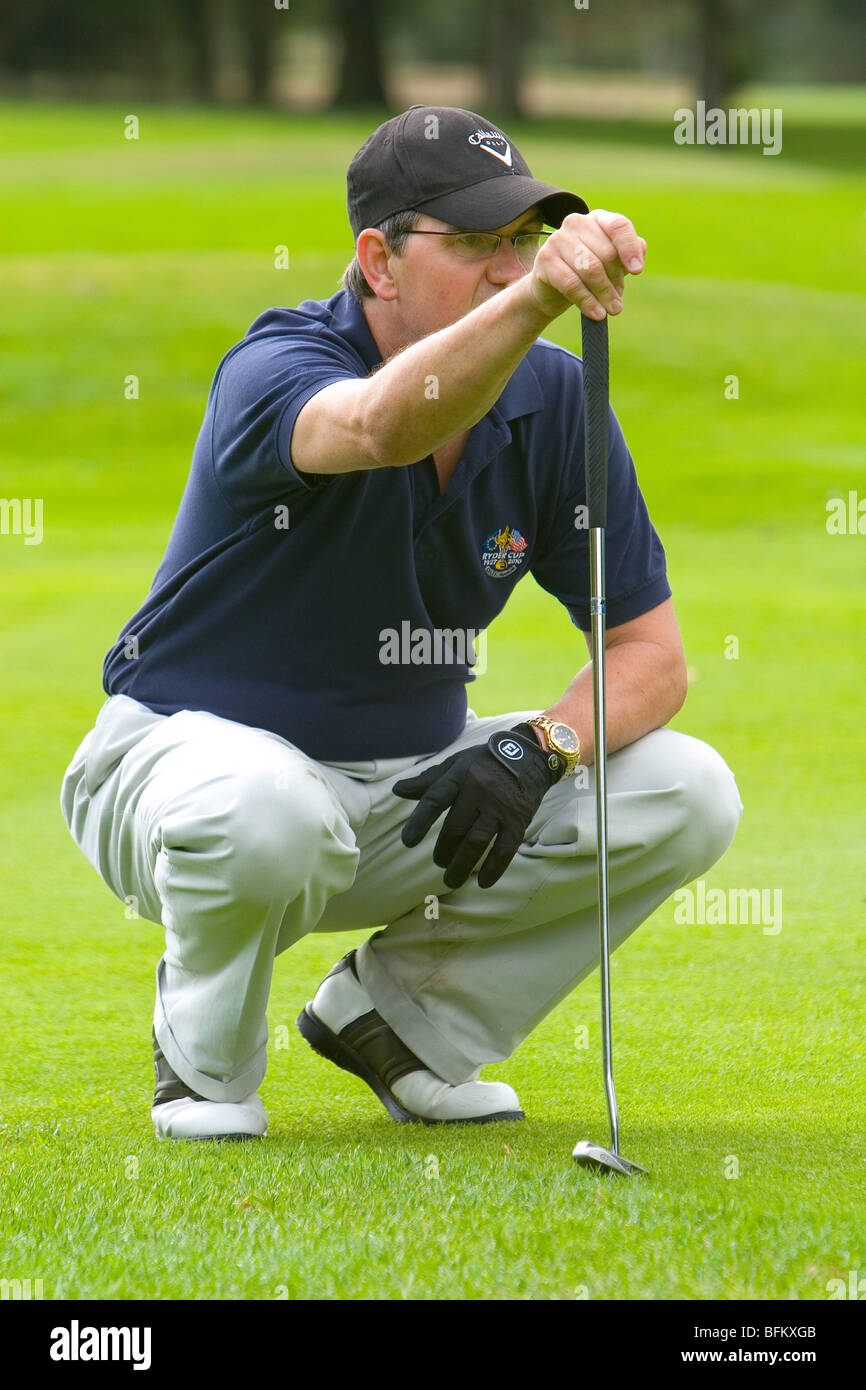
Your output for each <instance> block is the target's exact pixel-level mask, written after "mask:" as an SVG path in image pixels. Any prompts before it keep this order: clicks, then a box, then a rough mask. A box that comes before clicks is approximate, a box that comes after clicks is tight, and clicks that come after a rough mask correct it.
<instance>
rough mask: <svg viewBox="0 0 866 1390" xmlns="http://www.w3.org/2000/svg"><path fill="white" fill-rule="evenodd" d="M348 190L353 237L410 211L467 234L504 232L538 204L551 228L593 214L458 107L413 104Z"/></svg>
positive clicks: (368, 151) (364, 155)
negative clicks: (571, 215)
mask: <svg viewBox="0 0 866 1390" xmlns="http://www.w3.org/2000/svg"><path fill="white" fill-rule="evenodd" d="M347 187H348V198H347V202H348V208H349V222H350V224H351V227H352V232H353V234H354V236H355V237H356V238H357V236H358V234H359V233H360V232H361V231H363V229H364V228H365V227H377V226H378V225H379V224H380V223H381V222H384V220H385V218H386V217H391V216H392V215H393V214H394V213H395V212H406V211H408V210H409V209H414V210H415V211H416V212H426V213H429V214H430V215H431V217H438V218H440V219H441V220H442V221H443V222H450V223H451V225H452V226H455V227H462V228H465V229H467V230H468V231H489V230H491V229H492V228H494V227H504V226H506V225H507V224H508V223H509V222H512V221H513V220H514V218H515V217H519V216H520V215H521V213H524V212H527V211H528V209H529V208H531V207H534V206H535V205H536V204H538V205H539V206H540V208H541V213H542V216H543V218H544V221H545V222H547V223H548V225H549V226H551V227H558V226H559V225H560V223H561V222H562V220H563V218H564V217H567V216H568V214H569V213H570V212H588V211H589V208H588V207H587V205H586V203H585V202H584V201H583V199H582V198H579V197H578V195H577V194H576V193H567V192H566V191H565V189H562V188H557V187H556V186H555V184H551V183H541V182H540V181H539V180H538V179H535V178H533V177H532V170H531V169H530V168H529V165H528V164H527V163H526V160H525V159H524V158H523V156H522V154H521V153H520V151H519V150H518V149H517V146H516V145H514V144H513V143H512V141H511V140H509V139H508V137H507V136H506V135H505V134H503V132H502V131H501V130H498V129H497V128H496V126H493V125H491V124H490V122H489V121H486V120H485V119H484V117H483V116H479V115H478V114H477V113H476V112H474V111H464V110H463V109H462V108H461V107H459V106H410V107H409V109H408V111H404V112H403V114H402V115H400V116H394V117H393V118H392V119H391V120H390V121H385V123H384V125H380V126H379V128H378V129H377V130H374V131H373V134H372V135H371V136H370V137H369V138H368V139H367V140H366V141H365V142H364V144H363V145H362V146H361V148H360V149H359V151H358V153H357V154H356V155H355V157H354V159H353V160H352V162H351V164H350V165H349V172H348V176H347Z"/></svg>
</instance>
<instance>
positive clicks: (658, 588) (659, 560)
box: [532, 410, 671, 632]
mask: <svg viewBox="0 0 866 1390" xmlns="http://www.w3.org/2000/svg"><path fill="white" fill-rule="evenodd" d="M577 425H578V428H577V429H576V430H575V432H574V434H573V436H572V439H571V442H570V448H569V457H568V459H567V461H566V468H565V475H564V482H563V487H562V491H561V495H560V500H559V501H558V503H557V505H556V506H555V508H554V516H553V518H552V522H551V525H550V528H549V531H548V534H547V536H546V538H545V540H544V542H543V546H542V553H541V556H540V558H538V559H537V560H536V561H535V563H534V564H533V565H532V574H533V575H534V576H535V578H536V580H537V581H538V583H539V584H540V585H541V586H542V588H544V589H546V590H547V591H548V593H551V594H553V595H554V597H555V598H558V599H559V600H560V602H561V603H563V604H564V605H565V607H566V608H567V609H568V612H569V614H570V615H571V619H572V622H573V623H574V624H575V626H576V627H579V628H580V629H581V630H582V631H583V632H589V631H590V628H591V626H592V622H591V617H590V592H589V531H588V530H587V527H586V512H585V506H586V480H585V472H584V468H585V465H584V449H583V411H582V410H581V411H580V412H579V415H578V420H577ZM605 570H606V580H605V594H606V600H607V603H606V622H607V626H608V627H617V626H618V625H619V624H620V623H627V622H629V621H630V620H631V619H632V618H639V617H640V616H641V614H642V613H648V612H649V610H650V609H651V608H656V607H657V606H658V605H659V604H660V603H663V602H664V601H665V599H667V598H670V597H671V587H670V584H669V583H668V579H667V568H666V562H665V552H664V547H663V546H662V543H661V540H660V539H659V536H658V534H657V532H656V530H655V527H654V526H653V524H652V522H651V521H650V518H649V513H648V511H647V507H646V502H645V501H644V498H643V494H642V493H641V490H640V487H639V485H638V480H637V473H636V471H635V466H634V462H633V460H632V456H631V454H630V453H629V450H628V447H627V446H626V442H625V439H624V437H623V433H622V429H621V428H620V424H619V421H618V420H617V418H616V416H615V414H614V412H613V410H611V412H610V427H609V446H608V480H607V526H606V527H605Z"/></svg>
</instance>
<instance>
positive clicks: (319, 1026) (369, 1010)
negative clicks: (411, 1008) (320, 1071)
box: [297, 951, 523, 1125]
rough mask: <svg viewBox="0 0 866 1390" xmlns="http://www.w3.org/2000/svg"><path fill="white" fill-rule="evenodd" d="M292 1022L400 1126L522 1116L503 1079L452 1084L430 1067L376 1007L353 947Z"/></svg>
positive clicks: (515, 1098) (314, 1046)
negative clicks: (361, 1083) (363, 1085)
mask: <svg viewBox="0 0 866 1390" xmlns="http://www.w3.org/2000/svg"><path fill="white" fill-rule="evenodd" d="M297 1022H298V1030H299V1032H300V1033H301V1034H302V1035H303V1037H305V1038H306V1040H307V1042H308V1043H309V1044H310V1046H311V1047H312V1048H313V1049H314V1051H316V1052H318V1053H319V1054H320V1055H321V1056H322V1057H326V1058H327V1059H328V1061H329V1062H334V1063H336V1065H337V1066H338V1067H342V1068H343V1070H344V1071H349V1072H352V1073H353V1074H354V1075H355V1076H359V1077H360V1078H361V1080H362V1081H366V1083H367V1085H368V1086H369V1087H370V1089H371V1090H372V1091H373V1092H374V1094H375V1095H376V1096H378V1098H379V1100H380V1101H381V1102H382V1104H383V1105H384V1107H385V1109H386V1110H387V1111H388V1114H389V1115H390V1116H391V1117H392V1119H394V1120H397V1121H398V1122H399V1123H401V1124H411V1123H417V1122H418V1121H421V1122H422V1123H424V1124H427V1125H435V1124H461V1123H462V1124H489V1123H490V1122H492V1121H494V1120H522V1119H523V1111H522V1110H521V1109H520V1101H519V1100H518V1099H517V1095H516V1094H515V1092H514V1091H513V1090H512V1088H511V1087H510V1086H506V1085H505V1084H504V1083H503V1082H501V1081H465V1082H463V1083H462V1085H459V1086H451V1085H449V1084H448V1082H447V1081H443V1080H442V1078H441V1077H440V1076H436V1075H435V1073H434V1072H432V1071H429V1070H428V1069H427V1068H426V1067H425V1065H424V1063H423V1062H422V1061H420V1060H419V1058H417V1057H416V1056H415V1054H414V1053H413V1052H410V1051H409V1048H408V1047H406V1045H405V1043H403V1042H401V1040H400V1039H399V1038H398V1037H397V1034H396V1033H395V1032H394V1030H393V1029H392V1028H390V1027H389V1026H388V1024H387V1023H386V1022H385V1020H384V1019H383V1018H382V1016H381V1014H379V1013H377V1012H376V1010H375V1009H374V1008H373V1003H372V1000H371V999H370V996H369V995H368V993H367V991H366V990H365V989H364V986H363V985H362V984H361V982H360V980H359V979H358V976H357V973H356V971H355V952H354V951H350V952H349V953H348V955H345V956H344V957H343V959H342V960H340V961H338V962H337V964H336V965H335V966H334V968H333V970H331V971H329V973H328V974H327V975H326V976H325V978H324V980H323V981H322V983H321V985H320V986H319V989H318V990H317V992H316V997H315V999H313V1001H312V1002H311V1003H309V1004H307V1006H306V1008H305V1009H303V1011H302V1012H301V1013H300V1014H299V1016H298V1021H297Z"/></svg>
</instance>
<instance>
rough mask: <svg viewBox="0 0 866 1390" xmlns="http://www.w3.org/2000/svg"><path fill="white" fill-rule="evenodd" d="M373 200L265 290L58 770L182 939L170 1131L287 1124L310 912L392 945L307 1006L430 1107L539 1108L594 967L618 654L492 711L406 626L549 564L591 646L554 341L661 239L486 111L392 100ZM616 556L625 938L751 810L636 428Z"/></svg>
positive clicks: (357, 205) (619, 452)
mask: <svg viewBox="0 0 866 1390" xmlns="http://www.w3.org/2000/svg"><path fill="white" fill-rule="evenodd" d="M348 189H349V198H348V207H349V220H350V223H351V226H352V231H353V234H354V237H355V247H356V255H355V259H354V261H353V262H352V264H351V266H350V267H349V269H348V271H347V273H346V276H345V277H344V282H345V288H343V289H342V290H340V291H339V292H338V293H336V294H334V295H332V296H331V298H329V299H327V300H324V301H313V300H306V301H304V303H302V304H301V305H299V306H298V307H297V308H295V309H270V310H267V311H266V312H265V313H263V314H262V315H260V317H259V318H257V319H256V321H255V322H254V323H253V325H252V327H251V328H250V329H249V331H248V332H247V334H246V335H245V337H244V338H243V339H242V341H241V342H239V343H237V344H236V345H235V346H234V347H233V348H232V349H231V350H230V351H229V352H228V353H227V354H226V356H225V357H224V358H223V360H222V362H221V363H220V365H219V367H218V370H217V373H216V376H215V378H214V382H213V385H212V387H211V391H210V394H209V396H208V402H207V408H206V411H205V417H204V422H203V425H202V429H201V432H200V434H199V437H198V441H197V443H196V446H195V451H194V454H193V460H192V467H191V470H190V475H189V479H188V482H187V486H186V491H185V493H184V496H183V498H182V501H181V504H180V509H179V511H178V514H177V518H176V521H175V525H174V529H173V531H172V534H171V537H170V539H169V543H168V548H167V550H166V553H165V556H164V558H163V560H162V563H161V564H160V566H159V568H158V570H157V573H156V576H155V578H154V581H153V584H152V587H151V589H150V592H149V594H148V596H147V597H146V599H145V600H144V602H143V604H142V605H141V607H140V608H139V609H138V611H137V612H136V613H135V614H134V616H133V617H132V618H131V619H130V620H129V622H128V623H127V624H126V626H125V627H124V628H123V630H122V632H121V633H120V635H119V636H118V638H117V641H116V642H115V643H114V645H113V647H112V648H111V650H110V651H109V652H108V655H107V656H106V659H105V665H104V671H103V684H104V689H105V693H106V695H107V697H108V698H107V699H106V700H105V702H104V704H103V705H102V708H101V709H100V711H99V713H98V717H97V719H96V723H95V726H94V727H93V728H92V729H91V730H90V732H89V733H88V734H87V735H86V737H85V739H84V741H83V743H82V744H81V746H80V748H79V749H78V751H77V752H76V754H75V756H74V758H73V760H72V763H71V764H70V766H69V768H68V769H67V772H66V776H65V779H64V783H63V788H62V793H61V801H62V807H63V812H64V816H65V818H66V822H67V825H68V826H69V828H70V831H71V833H72V835H73V836H74V838H75V840H76V842H77V844H78V845H79V846H80V847H81V849H82V850H83V852H84V853H85V854H86V855H87V857H88V859H89V860H90V861H91V863H92V864H93V865H94V866H95V867H96V869H97V870H98V872H99V873H100V874H101V875H102V877H103V879H104V880H105V882H106V883H107V885H108V886H109V888H110V889H111V890H112V892H114V893H115V894H116V895H117V896H118V897H119V898H121V899H126V898H128V897H129V895H134V896H135V898H136V899H137V901H138V910H139V912H140V914H141V915H142V916H144V917H146V918H148V919H149V920H151V921H153V922H157V923H161V925H162V926H163V927H164V928H165V952H164V954H163V956H162V959H161V960H160V962H159V965H158V967H157V972H156V977H157V978H156V1007H155V1011H154V1021H153V1047H154V1059H155V1068H156V1094H155V1096H154V1102H153V1108H152V1112H151V1113H152V1117H153V1122H154V1124H155V1127H156V1131H157V1133H158V1134H159V1135H161V1136H167V1137H169V1138H172V1139H210V1138H226V1137H246V1136H252V1135H261V1134H263V1133H264V1132H265V1130H266V1127H267V1119H266V1116H265V1112H264V1109H263V1106H262V1102H261V1099H260V1097H259V1095H258V1089H259V1086H260V1084H261V1082H262V1079H263V1077H264V1075H265V1068H266V1063H267V1022H266V1009H267V1002H268V995H269V990H270V984H271V976H272V971H273V964H274V958H275V956H276V955H278V954H280V952H282V951H285V950H286V949H287V948H288V947H290V946H291V945H292V944H293V943H294V942H296V941H298V940H299V939H300V938H301V937H303V936H305V935H306V934H307V933H308V932H311V931H318V932H339V931H351V930H358V929H363V930H365V931H368V932H371V933H372V935H370V936H369V937H368V939H367V940H365V941H364V943H363V944H362V945H361V946H360V947H359V948H358V949H357V950H353V951H350V952H349V953H348V954H347V955H345V956H344V957H343V958H342V959H341V960H340V961H338V963H337V964H336V965H335V966H334V968H333V970H332V971H331V972H330V973H329V974H328V975H327V976H326V978H325V979H324V981H323V982H322V984H321V986H320V988H319V989H318V992H317V993H316V994H315V997H314V998H313V1000H312V1001H311V1002H310V1003H308V1004H307V1005H306V1007H305V1008H304V1009H303V1010H302V1011H301V1013H300V1017H299V1019H298V1026H299V1028H300V1031H301V1033H302V1034H303V1036H304V1037H305V1038H306V1039H307V1041H308V1042H309V1043H310V1044H311V1045H312V1046H313V1047H314V1048H315V1049H316V1050H317V1051H318V1052H319V1053H321V1054H322V1055H323V1056H324V1057H326V1058H328V1059H329V1060H330V1061H331V1062H333V1063H335V1064H336V1065H337V1066H340V1067H342V1068H344V1069H345V1070H346V1071H347V1072H352V1073H354V1074H355V1075H357V1076H359V1077H361V1078H362V1079H363V1080H364V1081H365V1082H366V1083H367V1084H368V1085H369V1086H370V1087H371V1089H372V1090H373V1092H374V1093H375V1094H376V1096H378V1098H379V1099H380V1100H381V1101H382V1103H383V1104H384V1105H385V1107H386V1109H387V1110H388V1112H389V1114H390V1115H391V1116H393V1118H394V1119H396V1120H400V1121H417V1120H423V1121H426V1122H428V1123H435V1122H452V1121H476V1122H485V1121H495V1120H518V1119H520V1118H522V1115H523V1111H522V1110H521V1108H520V1101H519V1100H518V1097H517V1095H516V1094H515V1092H514V1090H513V1089H512V1088H511V1086H509V1085H507V1084H505V1083H504V1082H485V1081H481V1080H480V1079H479V1075H480V1072H481V1069H482V1067H483V1066H484V1065H485V1063H490V1062H498V1061H501V1060H503V1059H505V1058H507V1057H510V1056H511V1054H512V1053H513V1052H514V1050H515V1048H516V1047H518V1045H519V1044H520V1043H521V1042H522V1041H523V1039H524V1038H526V1037H527V1036H528V1034H530V1033H531V1032H532V1030H533V1029H534V1028H535V1027H536V1026H537V1024H538V1023H540V1022H541V1020H542V1019H543V1018H545V1017H546V1016H547V1015H548V1014H549V1013H550V1011H551V1010H552V1009H554V1008H555V1007H556V1005H557V1004H558V1003H559V1002H560V1001H561V1000H562V999H564V998H565V997H566V996H567V995H568V994H569V993H570V992H571V991H572V990H573V989H574V988H575V986H576V985H577V984H578V983H579V982H580V981H581V980H582V979H583V978H584V977H585V976H586V975H587V974H588V973H589V972H590V971H591V970H592V968H593V966H594V965H595V964H596V962H597V946H598V942H597V930H596V920H597V919H596V896H595V888H596V845H595V805H594V788H593V766H592V764H593V715H592V679H591V676H592V673H591V669H590V666H589V665H584V666H583V668H582V669H581V670H579V671H578V673H577V674H576V675H575V677H574V679H573V680H572V681H571V683H570V684H569V686H568V688H567V689H566V690H565V691H564V692H562V693H559V692H557V691H550V690H539V692H538V706H539V708H535V709H529V710H511V711H508V712H506V713H503V714H499V715H493V716H490V717H487V718H479V717H478V716H477V715H476V713H475V712H474V710H472V709H471V708H469V707H468V704H467V695H466V686H467V684H468V682H469V681H471V680H472V679H473V675H472V671H471V666H470V664H469V663H468V661H467V660H466V659H465V658H466V656H467V653H466V651H465V650H463V651H459V652H458V653H457V659H455V660H445V661H442V660H439V661H436V660H431V659H428V660H426V661H420V662H419V661H413V660H408V661H401V662H400V663H399V664H395V663H394V662H393V660H387V659H383V640H384V634H386V633H388V632H393V631H396V632H402V631H403V630H406V625H407V630H408V631H409V632H410V633H413V634H417V633H420V634H421V635H422V637H423V636H427V637H428V638H429V636H430V635H431V634H432V633H439V634H441V633H442V632H446V633H450V634H453V633H455V632H457V633H460V632H463V633H465V632H468V631H470V630H471V632H472V633H478V632H481V631H484V630H485V629H486V628H487V626H488V625H489V623H490V622H491V621H492V620H493V619H494V618H495V617H496V615H497V614H498V613H499V612H501V610H502V608H503V607H504V606H505V604H506V602H507V600H508V598H509V596H510V594H511V593H512V591H513V589H514V587H515V585H516V584H517V583H518V581H519V580H520V579H521V577H523V576H525V575H526V574H530V573H531V574H532V575H533V576H534V578H535V579H536V581H537V582H538V583H539V584H540V585H541V586H542V587H543V588H545V589H546V590H548V592H549V593H551V594H552V595H554V596H555V597H556V598H557V599H558V600H559V601H560V602H561V603H562V604H563V605H564V606H565V608H566V609H567V611H568V613H569V614H570V616H571V618H572V621H573V622H574V624H575V625H576V627H578V628H580V630H581V631H582V632H583V634H584V636H585V637H586V638H587V642H588V641H589V636H588V634H589V631H590V626H591V623H590V606H589V560H588V545H587V531H586V529H585V527H584V526H582V525H581V524H580V521H579V517H580V513H581V509H582V506H583V504H584V502H585V495H584V463H583V384H582V369H581V363H580V361H579V359H578V358H577V357H576V356H575V355H574V354H573V353H571V352H568V351H566V350H565V349H563V348H560V347H557V346H555V345H554V344H552V343H550V342H547V341H545V340H544V338H543V337H542V336H541V335H542V334H543V332H544V330H545V329H546V328H547V327H548V325H549V324H550V323H551V322H552V321H553V320H554V319H556V318H558V317H559V316H560V315H562V314H573V315H575V331H576V325H577V319H576V315H577V314H579V313H585V314H588V315H590V316H591V317H594V318H602V317H604V315H605V314H614V315H615V314H619V313H620V312H621V310H622V306H623V291H624V286H625V279H626V276H627V275H629V274H638V273H640V271H641V270H642V269H643V265H644V260H645V255H646V243H645V242H644V241H643V239H642V238H641V237H640V236H638V235H637V233H636V232H635V229H634V227H633V226H632V224H631V223H630V222H629V220H628V219H627V218H626V217H624V216H622V215H621V214H619V213H614V212H605V211H599V210H596V211H593V212H590V211H589V210H588V208H587V205H586V203H585V202H584V201H583V200H582V199H581V198H580V197H578V196H577V195H576V194H574V193H570V192H567V191H565V190H562V189H560V188H557V187H555V186H553V185H551V184H547V183H542V182H539V181H538V180H536V179H534V178H533V176H532V174H531V172H530V170H529V167H528V166H527V164H526V162H525V160H524V159H523V158H522V156H521V155H520V153H519V151H518V150H517V149H516V148H515V146H514V144H513V142H512V141H511V140H509V138H508V137H507V136H506V135H505V134H504V133H503V132H501V131H500V130H498V129H497V128H496V127H495V126H493V125H491V123H490V122H489V121H486V120H485V119H484V118H483V117H481V116H478V115H476V114H475V113H473V112H470V111H463V110H459V109H456V108H449V107H436V108H428V107H422V106H416V107H412V108H411V109H410V110H408V111H406V112H404V113H403V114H402V115H400V116H397V117H395V118H394V119H393V120H390V121H387V122H385V124H384V125H382V126H380V127H379V128H378V129H377V130H376V131H374V132H373V134H372V135H371V136H370V138H369V139H368V140H367V141H366V143H365V144H364V145H363V147H362V148H361V149H360V150H359V151H358V153H357V154H356V155H355V157H354V159H353V160H352V163H351V165H350V168H349V175H348ZM545 225H546V226H547V227H548V228H553V229H554V230H553V231H552V232H551V231H545ZM306 230H307V229H304V228H299V229H298V235H301V234H302V233H304V232H305V231H306ZM606 547H607V574H608V581H607V587H608V591H607V648H606V660H607V672H608V674H607V684H608V697H607V721H608V738H609V752H610V758H609V764H608V788H609V791H608V797H609V808H610V830H609V849H610V933H611V944H612V946H614V947H615V946H617V945H619V944H620V943H621V942H622V941H624V940H625V939H626V937H627V936H628V935H629V934H630V933H631V932H632V931H634V930H635V928H636V927H637V926H639V925H640V923H641V922H643V921H644V920H645V919H646V918H647V917H648V916H649V915H650V913H652V912H653V911H654V909H655V908H656V907H658V906H659V904H660V903H662V902H664V900H665V899H666V898H667V897H668V896H669V895H670V894H671V893H673V892H674V891H675V890H676V889H678V888H679V887H681V886H682V884H684V883H687V882H689V881H691V880H692V879H693V878H695V877H696V876H697V875H698V874H701V873H703V872H704V871H706V870H707V869H708V868H709V867H710V866H711V865H712V864H713V863H715V861H716V860H717V859H718V858H719V856H720V855H721V854H723V853H724V851H725V849H726V848H727V847H728V845H729V844H730V842H731V839H732V838H733V835H734V832H735V830H736V826H737V823H738V821H739V817H740V813H741V811H742V805H741V802H740V798H739V795H738V792H737V787H736V784H735V782H734V778H733V776H732V774H731V772H730V770H729V769H728V767H727V766H726V764H725V763H724V762H723V760H722V758H721V757H720V756H719V755H718V753H716V752H715V751H714V750H713V749H712V748H710V747H708V746H707V744H705V743H703V742H701V741H700V740H698V739H696V738H693V737H690V736H689V735H686V734H681V733H676V732H673V731H672V730H669V729H666V728H665V727H664V726H665V725H666V724H667V722H668V721H669V720H670V719H671V717H672V716H673V715H674V714H675V713H676V712H677V710H679V708H680V706H681V705H682V703H683V700H684V698H685V694H686V672H685V662H684V657H683V648H682V643H681V640H680V634H679V630H678V626H677V620H676V617H675V615H674V609H673V604H672V601H671V589H670V585H669V584H668V580H667V576H666V569H665V554H664V550H663V548H662V544H661V541H660V540H659V537H658V535H657V534H656V531H655V529H654V527H653V525H652V523H651V521H650V518H649V515H648V512H647V508H646V504H645V502H644V499H643V496H642V494H641V491H640V487H639V485H638V481H637V476H636V473H635V468H634V464H633V462H632V459H631V455H630V454H629V451H628V449H627V447H626V443H625V440H624V438H623V434H622V431H621V429H620V428H619V425H618V423H617V421H616V418H615V416H614V415H613V414H611V419H610V456H609V473H608V525H607V531H606ZM430 649H431V648H430V645H429V642H428V646H427V650H430ZM451 655H453V653H451ZM415 803H417V804H415ZM443 814H444V817H445V818H444V821H440V817H442V816H443ZM383 924H384V925H383ZM299 1002H300V1001H299Z"/></svg>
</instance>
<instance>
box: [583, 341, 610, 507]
mask: <svg viewBox="0 0 866 1390" xmlns="http://www.w3.org/2000/svg"><path fill="white" fill-rule="evenodd" d="M580 320H581V328H582V335H583V415H584V458H585V461H586V505H587V510H588V513H589V528H590V530H592V529H593V528H594V527H596V526H606V525H607V445H608V438H607V436H608V411H609V403H608V394H609V385H608V353H607V315H605V317H604V318H603V319H601V320H599V319H590V318H587V317H586V315H585V314H581V316H580Z"/></svg>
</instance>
